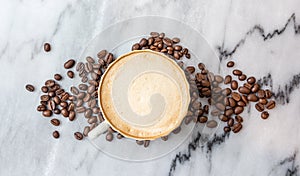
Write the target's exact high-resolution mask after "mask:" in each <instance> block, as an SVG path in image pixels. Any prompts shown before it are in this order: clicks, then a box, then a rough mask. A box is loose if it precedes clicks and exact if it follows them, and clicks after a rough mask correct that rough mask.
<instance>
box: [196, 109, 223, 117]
mask: <svg viewBox="0 0 300 176" xmlns="http://www.w3.org/2000/svg"><path fill="white" fill-rule="evenodd" d="M210 114H211V115H213V116H218V115H220V114H221V112H220V110H218V109H214V110H212V111H211V112H210ZM195 115H198V114H195Z"/></svg>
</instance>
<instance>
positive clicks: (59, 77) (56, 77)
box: [54, 73, 62, 81]
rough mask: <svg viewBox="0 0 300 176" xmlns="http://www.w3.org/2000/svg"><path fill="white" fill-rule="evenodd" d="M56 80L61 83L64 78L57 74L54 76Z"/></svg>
mask: <svg viewBox="0 0 300 176" xmlns="http://www.w3.org/2000/svg"><path fill="white" fill-rule="evenodd" d="M54 79H55V80H57V81H60V80H61V79H62V76H61V75H60V74H58V73H56V74H55V75H54Z"/></svg>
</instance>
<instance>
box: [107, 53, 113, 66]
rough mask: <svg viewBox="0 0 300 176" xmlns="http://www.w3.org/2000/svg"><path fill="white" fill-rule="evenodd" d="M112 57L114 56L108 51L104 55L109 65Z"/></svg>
mask: <svg viewBox="0 0 300 176" xmlns="http://www.w3.org/2000/svg"><path fill="white" fill-rule="evenodd" d="M113 59H114V56H113V54H112V53H108V55H107V57H106V64H107V65H109V64H110V63H112V61H113Z"/></svg>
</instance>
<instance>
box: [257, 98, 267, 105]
mask: <svg viewBox="0 0 300 176" xmlns="http://www.w3.org/2000/svg"><path fill="white" fill-rule="evenodd" d="M258 102H259V103H260V104H262V105H266V104H267V103H268V100H267V99H266V98H260V99H259V100H258Z"/></svg>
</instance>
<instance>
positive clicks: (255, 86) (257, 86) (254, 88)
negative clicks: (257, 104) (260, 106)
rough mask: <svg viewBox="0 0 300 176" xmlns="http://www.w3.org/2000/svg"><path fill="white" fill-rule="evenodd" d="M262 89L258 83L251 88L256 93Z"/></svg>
mask: <svg viewBox="0 0 300 176" xmlns="http://www.w3.org/2000/svg"><path fill="white" fill-rule="evenodd" d="M259 89H260V86H259V85H258V84H257V83H256V84H254V85H253V87H252V88H251V92H253V93H256V92H257V91H258V90H259Z"/></svg>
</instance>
